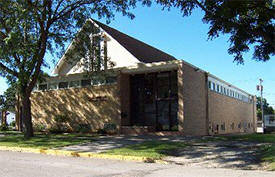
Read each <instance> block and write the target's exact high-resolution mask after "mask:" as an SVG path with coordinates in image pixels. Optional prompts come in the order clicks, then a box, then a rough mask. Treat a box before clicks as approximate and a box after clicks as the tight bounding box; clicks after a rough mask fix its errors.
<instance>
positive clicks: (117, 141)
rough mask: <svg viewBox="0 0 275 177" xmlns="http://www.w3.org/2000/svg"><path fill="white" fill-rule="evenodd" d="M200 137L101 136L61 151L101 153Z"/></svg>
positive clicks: (189, 140)
mask: <svg viewBox="0 0 275 177" xmlns="http://www.w3.org/2000/svg"><path fill="white" fill-rule="evenodd" d="M198 139H199V138H198V137H191V136H153V135H137V136H134V135H131V136H130V135H119V136H99V137H96V138H92V139H91V140H92V142H90V143H84V144H79V145H73V146H67V147H63V148H61V149H60V150H69V151H77V152H93V153H100V152H104V151H107V150H110V149H115V148H120V147H123V146H127V145H132V144H137V143H143V142H146V141H167V142H169V141H170V142H187V141H188V142H191V141H195V140H198Z"/></svg>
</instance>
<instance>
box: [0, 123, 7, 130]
mask: <svg viewBox="0 0 275 177" xmlns="http://www.w3.org/2000/svg"><path fill="white" fill-rule="evenodd" d="M8 130H9V127H8V126H7V125H5V124H4V125H1V126H0V131H8Z"/></svg>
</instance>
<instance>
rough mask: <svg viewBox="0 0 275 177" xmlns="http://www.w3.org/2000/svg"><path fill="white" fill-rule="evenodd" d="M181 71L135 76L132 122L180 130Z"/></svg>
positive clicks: (132, 83)
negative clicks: (178, 95)
mask: <svg viewBox="0 0 275 177" xmlns="http://www.w3.org/2000/svg"><path fill="white" fill-rule="evenodd" d="M177 94H178V92H177V72H176V71H171V72H161V73H150V74H137V75H134V76H131V124H132V125H138V126H153V127H155V128H156V129H157V130H159V131H165V130H177V125H178V121H177V112H178V99H177Z"/></svg>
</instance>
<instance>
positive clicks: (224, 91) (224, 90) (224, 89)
mask: <svg viewBox="0 0 275 177" xmlns="http://www.w3.org/2000/svg"><path fill="white" fill-rule="evenodd" d="M223 93H224V94H225V95H226V88H225V87H224V88H223Z"/></svg>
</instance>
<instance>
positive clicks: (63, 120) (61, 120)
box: [54, 114, 68, 124]
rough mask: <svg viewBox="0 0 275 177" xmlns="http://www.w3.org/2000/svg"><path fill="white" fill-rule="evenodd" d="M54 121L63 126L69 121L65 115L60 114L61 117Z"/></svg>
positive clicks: (58, 116)
mask: <svg viewBox="0 0 275 177" xmlns="http://www.w3.org/2000/svg"><path fill="white" fill-rule="evenodd" d="M54 121H55V122H56V123H57V124H58V123H59V124H60V123H61V124H62V123H66V122H67V121H68V117H67V116H66V115H63V114H60V115H57V116H56V117H55V118H54Z"/></svg>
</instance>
